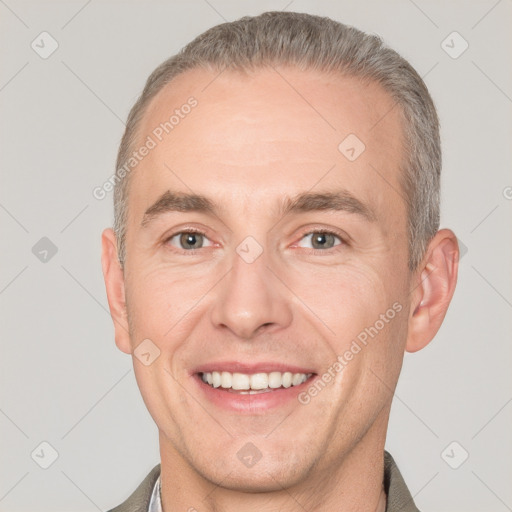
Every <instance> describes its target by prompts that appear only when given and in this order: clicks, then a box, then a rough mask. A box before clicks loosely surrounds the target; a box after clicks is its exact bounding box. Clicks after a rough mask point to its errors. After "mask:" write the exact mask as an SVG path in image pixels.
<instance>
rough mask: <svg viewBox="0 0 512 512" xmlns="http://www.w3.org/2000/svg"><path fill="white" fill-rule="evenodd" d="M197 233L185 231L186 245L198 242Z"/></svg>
mask: <svg viewBox="0 0 512 512" xmlns="http://www.w3.org/2000/svg"><path fill="white" fill-rule="evenodd" d="M196 236H197V234H196V233H185V234H184V235H183V236H182V238H183V239H184V245H192V246H193V245H195V244H196V242H197V241H196Z"/></svg>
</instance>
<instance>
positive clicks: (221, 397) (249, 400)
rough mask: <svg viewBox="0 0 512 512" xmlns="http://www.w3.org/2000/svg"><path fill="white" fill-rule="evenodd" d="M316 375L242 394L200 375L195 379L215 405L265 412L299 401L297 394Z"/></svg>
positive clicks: (235, 409) (308, 384) (245, 410)
mask: <svg viewBox="0 0 512 512" xmlns="http://www.w3.org/2000/svg"><path fill="white" fill-rule="evenodd" d="M315 377H316V375H313V376H312V377H310V378H309V379H308V380H306V381H305V382H303V383H302V384H299V385H298V386H290V387H289V388H277V389H273V390H272V391H267V392H263V393H256V394H252V395H250V394H244V395H242V394H240V393H232V392H230V391H226V390H225V389H223V388H221V387H219V388H214V387H212V386H210V385H209V384H206V383H205V382H204V381H203V379H202V378H201V377H200V376H199V375H197V374H196V375H194V376H193V379H194V380H195V381H196V382H197V385H198V386H199V388H200V390H201V392H203V393H204V394H205V396H206V398H207V399H208V400H209V401H210V402H213V403H214V404H215V405H217V406H219V407H222V408H224V409H229V410H231V411H236V412H240V413H244V412H245V413H255V412H264V411H267V410H269V409H274V408H277V407H280V406H283V405H285V404H287V403H288V402H290V401H292V400H296V401H297V402H298V398H297V396H298V395H299V393H300V392H302V391H304V390H305V389H306V388H307V387H309V386H310V385H311V383H312V382H313V380H314V379H315Z"/></svg>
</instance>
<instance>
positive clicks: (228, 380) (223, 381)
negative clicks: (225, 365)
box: [207, 372, 233, 388]
mask: <svg viewBox="0 0 512 512" xmlns="http://www.w3.org/2000/svg"><path fill="white" fill-rule="evenodd" d="M207 378H208V377H207ZM232 383H233V375H232V374H231V373H229V372H222V373H221V374H220V385H221V386H222V387H223V388H230V387H231V384H232Z"/></svg>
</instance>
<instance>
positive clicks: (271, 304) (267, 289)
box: [211, 251, 292, 341]
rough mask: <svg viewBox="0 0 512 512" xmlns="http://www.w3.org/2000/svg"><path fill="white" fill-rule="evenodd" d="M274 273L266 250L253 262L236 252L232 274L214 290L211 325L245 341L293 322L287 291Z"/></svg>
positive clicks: (229, 273)
mask: <svg viewBox="0 0 512 512" xmlns="http://www.w3.org/2000/svg"><path fill="white" fill-rule="evenodd" d="M275 274H278V272H276V271H275V270H274V269H271V268H270V267H269V258H268V257H267V255H266V252H265V251H263V253H262V254H261V255H260V256H259V257H258V258H257V259H256V260H254V261H253V262H252V263H249V262H247V261H246V260H244V258H243V257H241V256H239V254H238V253H235V255H234V258H233V266H232V268H231V271H230V272H228V274H227V275H226V276H225V278H224V279H222V280H221V282H220V283H219V286H218V288H217V292H218V293H217V295H216V297H215V303H214V306H213V308H212V316H211V319H212V322H213V324H214V326H215V327H216V328H217V329H219V328H223V329H228V330H230V331H231V332H232V333H233V334H234V335H236V336H237V337H238V338H241V339H244V340H247V341H249V340H252V339H253V338H254V337H256V336H257V335H258V334H260V333H261V332H263V331H265V332H269V331H273V330H278V329H281V328H285V327H287V326H288V325H289V324H290V323H291V320H292V311H291V301H290V299H291V297H290V296H289V295H290V292H289V291H288V290H287V288H286V286H284V285H283V283H282V282H281V280H280V279H278V278H277V277H276V275H275Z"/></svg>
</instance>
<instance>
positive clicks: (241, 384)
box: [231, 373, 251, 389]
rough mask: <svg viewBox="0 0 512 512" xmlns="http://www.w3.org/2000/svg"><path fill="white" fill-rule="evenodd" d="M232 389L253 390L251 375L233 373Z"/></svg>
mask: <svg viewBox="0 0 512 512" xmlns="http://www.w3.org/2000/svg"><path fill="white" fill-rule="evenodd" d="M231 387H232V388H233V389H251V383H250V377H249V375H245V373H233V378H232V380H231Z"/></svg>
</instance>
